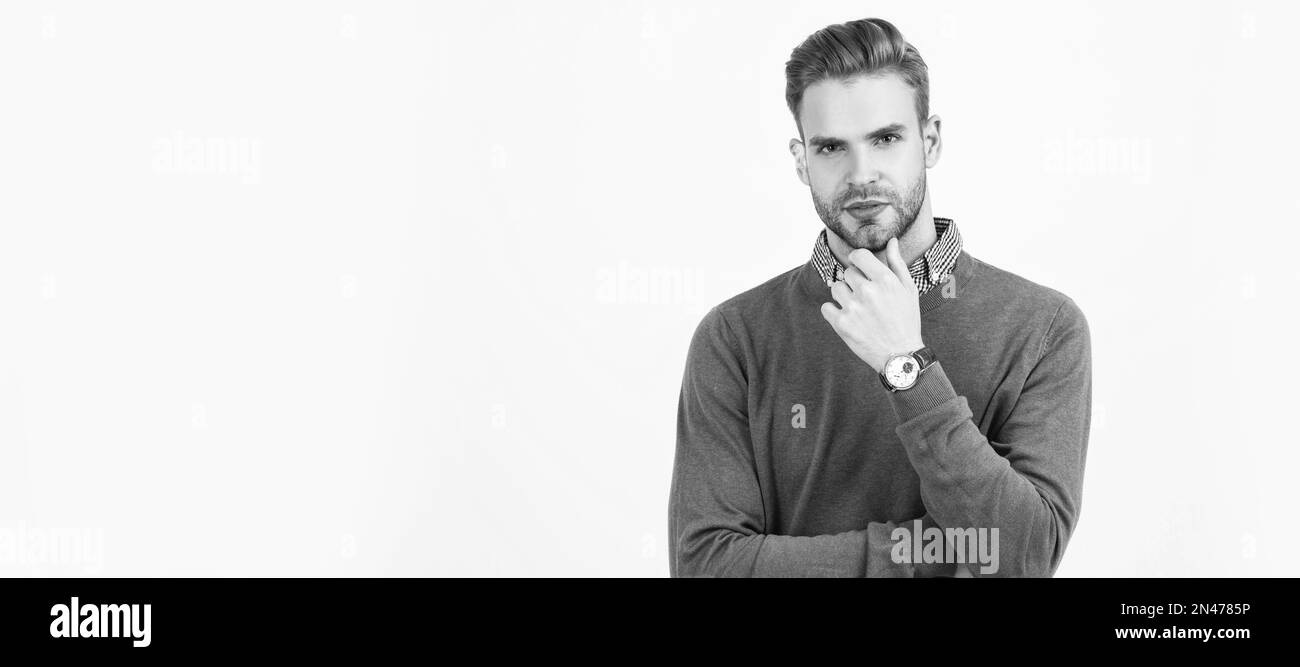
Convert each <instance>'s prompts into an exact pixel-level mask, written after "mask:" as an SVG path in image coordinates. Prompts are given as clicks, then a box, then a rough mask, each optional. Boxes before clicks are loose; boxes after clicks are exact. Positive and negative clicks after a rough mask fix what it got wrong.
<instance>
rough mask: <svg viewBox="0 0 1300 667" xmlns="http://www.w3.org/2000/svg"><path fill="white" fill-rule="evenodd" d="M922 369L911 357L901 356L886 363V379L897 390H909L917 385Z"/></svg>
mask: <svg viewBox="0 0 1300 667" xmlns="http://www.w3.org/2000/svg"><path fill="white" fill-rule="evenodd" d="M919 373H920V369H919V368H918V367H917V365H916V360H915V359H913V358H912V357H911V355H905V354H900V355H898V356H896V357H893V358H891V359H890V360H889V361H888V362H886V363H885V379H886V380H888V381H889V384H891V385H893V386H894V387H895V388H896V389H907V388H908V387H910V386H912V385H913V384H915V383H916V376H917V375H918V374H919Z"/></svg>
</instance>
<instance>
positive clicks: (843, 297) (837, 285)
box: [831, 280, 853, 308]
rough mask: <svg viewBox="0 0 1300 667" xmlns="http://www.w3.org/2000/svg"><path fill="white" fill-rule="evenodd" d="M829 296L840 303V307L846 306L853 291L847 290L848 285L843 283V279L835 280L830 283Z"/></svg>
mask: <svg viewBox="0 0 1300 667" xmlns="http://www.w3.org/2000/svg"><path fill="white" fill-rule="evenodd" d="M831 297H832V298H834V299H835V302H836V303H838V304H840V308H847V307H848V305H849V300H850V299H851V298H852V297H853V293H852V292H851V291H849V286H848V285H845V284H844V281H843V280H836V281H835V282H833V283H831Z"/></svg>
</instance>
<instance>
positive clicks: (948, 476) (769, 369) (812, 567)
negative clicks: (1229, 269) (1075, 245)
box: [668, 251, 1092, 577]
mask: <svg viewBox="0 0 1300 667" xmlns="http://www.w3.org/2000/svg"><path fill="white" fill-rule="evenodd" d="M827 301H831V297H830V291H829V289H828V288H827V287H826V284H825V283H823V282H821V280H820V278H819V277H818V275H817V272H816V270H815V269H814V267H813V266H812V262H811V261H810V262H808V263H806V264H804V265H803V266H800V267H798V268H795V269H792V270H790V271H787V272H786V273H783V274H781V275H779V276H777V277H775V278H773V279H771V280H769V281H767V282H766V283H763V284H762V285H759V286H758V287H755V288H754V289H751V290H749V291H747V292H744V293H743V294H740V295H738V296H735V297H733V298H731V299H729V300H727V301H725V302H724V303H722V304H720V305H718V306H716V307H715V308H713V309H712V310H711V311H709V313H708V314H707V315H705V316H704V319H703V320H702V321H701V322H700V324H699V326H698V328H697V329H696V331H695V334H694V336H693V337H692V339H691V344H690V351H689V353H688V356H687V361H686V371H685V374H684V377H683V379H682V388H681V396H680V399H679V403H678V417H677V446H676V453H675V456H674V461H673V475H672V487H671V490H670V494H669V495H670V498H669V517H668V540H669V559H670V574H671V575H672V576H674V577H679V576H680V577H699V576H841V577H863V576H866V577H913V576H951V575H952V574H953V573H954V572H955V568H956V567H957V566H956V565H953V564H929V563H917V564H913V562H901V563H900V562H895V561H896V560H897V559H895V558H891V553H892V554H896V553H897V552H896V551H893V550H894V549H896V547H897V543H898V542H900V541H901V540H900V539H896V537H897V536H896V534H895V532H894V531H895V529H896V528H898V527H906V528H909V529H910V528H911V527H913V526H915V525H917V524H915V523H914V520H920V521H921V522H922V523H921V524H920V525H921V526H924V527H927V528H929V527H934V528H939V529H943V528H952V529H962V530H965V529H968V528H976V529H980V528H983V529H992V528H997V529H998V532H997V535H998V540H997V541H998V549H999V555H998V560H999V561H1000V566H999V568H998V570H997V572H996V573H995V574H990V575H987V576H1030V577H1043V576H1051V575H1052V574H1053V573H1055V571H1056V568H1057V566H1058V565H1059V564H1060V562H1061V557H1062V556H1063V555H1064V553H1065V547H1066V544H1067V542H1068V541H1069V538H1070V534H1071V532H1072V531H1073V529H1074V526H1075V523H1076V522H1077V521H1078V519H1079V510H1080V507H1081V504H1082V500H1083V498H1082V493H1083V470H1084V463H1085V458H1086V454H1087V445H1088V428H1089V423H1090V420H1091V397H1092V368H1091V351H1090V350H1091V346H1090V337H1089V330H1088V323H1087V321H1086V320H1085V319H1084V316H1083V313H1082V312H1081V311H1080V310H1079V308H1078V306H1076V305H1075V303H1074V302H1073V301H1072V300H1070V298H1069V297H1067V296H1065V295H1063V294H1061V293H1060V292H1057V291H1055V290H1052V289H1050V288H1047V287H1043V286H1041V285H1038V284H1035V283H1032V282H1030V281H1028V280H1025V279H1024V278H1020V277H1019V276H1016V275H1014V274H1012V273H1009V272H1007V271H1004V270H1002V269H999V268H997V267H994V266H992V265H990V264H986V263H984V262H981V261H979V260H978V259H975V258H973V257H971V256H970V255H969V254H968V253H966V252H964V251H963V252H962V253H961V255H960V256H959V258H958V260H957V267H956V269H955V270H954V273H953V276H952V278H951V281H950V282H948V283H945V284H944V285H942V286H938V287H935V288H934V289H931V290H929V291H927V292H926V293H925V294H922V295H921V300H920V303H921V330H922V333H921V335H922V339H923V340H924V341H925V344H926V345H928V346H929V347H930V348H932V349H933V350H934V351H935V352H936V354H937V357H938V362H937V363H936V364H934V365H932V366H930V367H929V368H928V369H927V370H925V371H924V372H923V373H922V374H921V377H920V379H919V380H918V382H917V384H916V385H914V386H913V387H912V388H911V389H908V390H906V391H901V392H895V393H891V392H888V391H886V390H885V388H884V387H883V386H882V385H881V383H880V381H879V379H878V377H877V375H876V372H875V371H874V370H872V369H871V367H870V366H868V365H867V364H866V363H864V362H863V361H861V360H860V359H859V358H858V357H857V356H856V355H854V354H853V352H851V351H850V350H849V349H848V347H847V346H846V345H845V344H844V342H843V341H842V340H840V338H839V336H837V335H836V334H835V332H834V331H833V330H832V329H831V327H830V325H829V324H828V323H827V322H826V321H825V320H824V319H823V318H822V316H821V313H820V312H819V310H818V309H819V308H820V306H821V304H822V303H824V302H827ZM945 544H946V543H945ZM918 560H919V559H918ZM968 569H970V570H971V572H972V574H974V575H975V576H985V575H982V574H981V572H980V570H979V569H978V568H968Z"/></svg>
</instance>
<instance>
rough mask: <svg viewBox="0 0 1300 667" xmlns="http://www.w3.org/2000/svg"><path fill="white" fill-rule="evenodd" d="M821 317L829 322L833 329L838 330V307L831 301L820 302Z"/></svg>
mask: <svg viewBox="0 0 1300 667" xmlns="http://www.w3.org/2000/svg"><path fill="white" fill-rule="evenodd" d="M822 317H823V318H824V319H825V320H826V321H827V322H829V323H830V325H831V328H832V329H834V330H835V331H837V332H838V331H839V330H840V309H839V308H838V307H836V306H835V304H833V303H831V302H829V301H828V302H826V303H823V304H822Z"/></svg>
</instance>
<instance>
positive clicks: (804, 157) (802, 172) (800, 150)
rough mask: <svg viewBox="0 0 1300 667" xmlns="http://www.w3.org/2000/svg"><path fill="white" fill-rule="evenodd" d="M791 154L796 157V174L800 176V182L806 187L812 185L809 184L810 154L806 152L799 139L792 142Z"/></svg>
mask: <svg viewBox="0 0 1300 667" xmlns="http://www.w3.org/2000/svg"><path fill="white" fill-rule="evenodd" d="M790 154H791V155H793V156H794V172H795V173H796V174H798V175H799V180H801V181H803V184H804V185H810V184H809V182H808V154H807V153H806V152H805V151H804V147H803V142H802V141H799V140H798V139H791V140H790Z"/></svg>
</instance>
